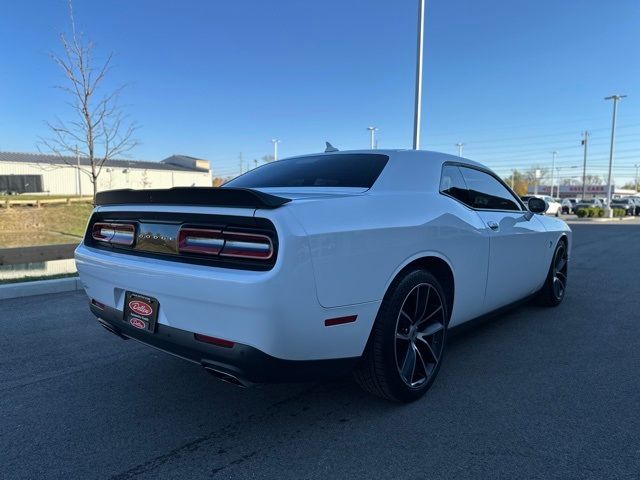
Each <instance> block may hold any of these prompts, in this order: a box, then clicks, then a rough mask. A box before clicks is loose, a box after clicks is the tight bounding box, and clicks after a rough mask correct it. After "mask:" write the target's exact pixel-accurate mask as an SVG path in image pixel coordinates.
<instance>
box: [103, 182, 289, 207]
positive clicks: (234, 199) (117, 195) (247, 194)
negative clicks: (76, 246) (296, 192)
mask: <svg viewBox="0 0 640 480" xmlns="http://www.w3.org/2000/svg"><path fill="white" fill-rule="evenodd" d="M290 201H291V199H290V198H284V197H278V196H276V195H270V194H268V193H264V192H260V191H258V190H251V189H250V188H220V187H174V188H167V189H156V190H132V189H130V188H125V189H122V190H107V191H105V192H98V194H97V195H96V206H102V205H130V204H134V205H148V204H153V205H160V204H162V205H198V206H208V207H240V208H243V207H244V208H269V209H271V208H278V207H280V206H282V205H284V204H285V203H287V202H290Z"/></svg>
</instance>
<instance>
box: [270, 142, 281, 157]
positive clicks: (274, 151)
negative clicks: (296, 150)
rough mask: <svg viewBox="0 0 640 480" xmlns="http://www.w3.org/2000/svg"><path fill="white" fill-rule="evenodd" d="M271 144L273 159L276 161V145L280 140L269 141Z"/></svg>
mask: <svg viewBox="0 0 640 480" xmlns="http://www.w3.org/2000/svg"><path fill="white" fill-rule="evenodd" d="M271 143H273V159H274V160H277V159H278V144H279V143H280V140H278V139H277V138H272V139H271Z"/></svg>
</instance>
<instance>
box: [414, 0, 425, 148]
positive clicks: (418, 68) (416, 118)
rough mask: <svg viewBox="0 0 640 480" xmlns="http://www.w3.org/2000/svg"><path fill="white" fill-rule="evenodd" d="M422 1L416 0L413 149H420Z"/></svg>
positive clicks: (422, 39)
mask: <svg viewBox="0 0 640 480" xmlns="http://www.w3.org/2000/svg"><path fill="white" fill-rule="evenodd" d="M424 1H425V0H418V48H417V56H418V57H417V59H416V96H415V103H414V107H413V149H414V150H418V149H420V110H421V108H422V53H423V43H424V42H423V41H424Z"/></svg>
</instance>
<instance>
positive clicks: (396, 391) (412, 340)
mask: <svg viewBox="0 0 640 480" xmlns="http://www.w3.org/2000/svg"><path fill="white" fill-rule="evenodd" d="M448 322H449V310H448V307H447V302H446V296H445V294H444V290H443V288H442V286H441V284H440V282H439V281H438V279H437V278H436V277H434V276H433V275H432V274H430V273H429V272H427V271H425V270H413V271H410V272H408V273H406V274H404V275H402V276H401V277H399V278H397V279H396V280H394V282H393V283H392V284H391V286H390V288H389V291H388V292H387V294H386V295H385V298H384V300H383V301H382V305H381V306H380V310H379V311H378V315H377V317H376V320H375V323H374V325H373V329H372V331H371V335H370V337H369V341H368V343H367V347H366V348H365V353H364V355H363V357H362V359H361V360H360V362H359V364H358V366H357V367H356V369H355V371H354V378H355V380H356V382H357V383H358V384H359V385H360V386H361V387H362V388H363V389H364V390H365V391H367V392H369V393H371V394H373V395H377V396H379V397H382V398H385V399H388V400H392V401H397V402H411V401H414V400H417V399H419V398H420V397H422V396H423V395H424V394H425V393H426V392H427V390H429V388H430V387H431V385H432V384H433V382H434V380H435V378H436V376H437V375H438V372H439V370H440V365H441V364H442V359H443V356H444V350H445V346H446V341H447V325H448Z"/></svg>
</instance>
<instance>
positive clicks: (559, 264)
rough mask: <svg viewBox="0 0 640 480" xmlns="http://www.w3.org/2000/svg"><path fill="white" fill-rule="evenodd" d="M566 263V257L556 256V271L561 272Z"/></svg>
mask: <svg viewBox="0 0 640 480" xmlns="http://www.w3.org/2000/svg"><path fill="white" fill-rule="evenodd" d="M566 265H567V259H566V258H565V257H564V256H562V257H560V258H558V261H557V262H556V271H557V272H561V271H562V270H564V267H565V266H566Z"/></svg>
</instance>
